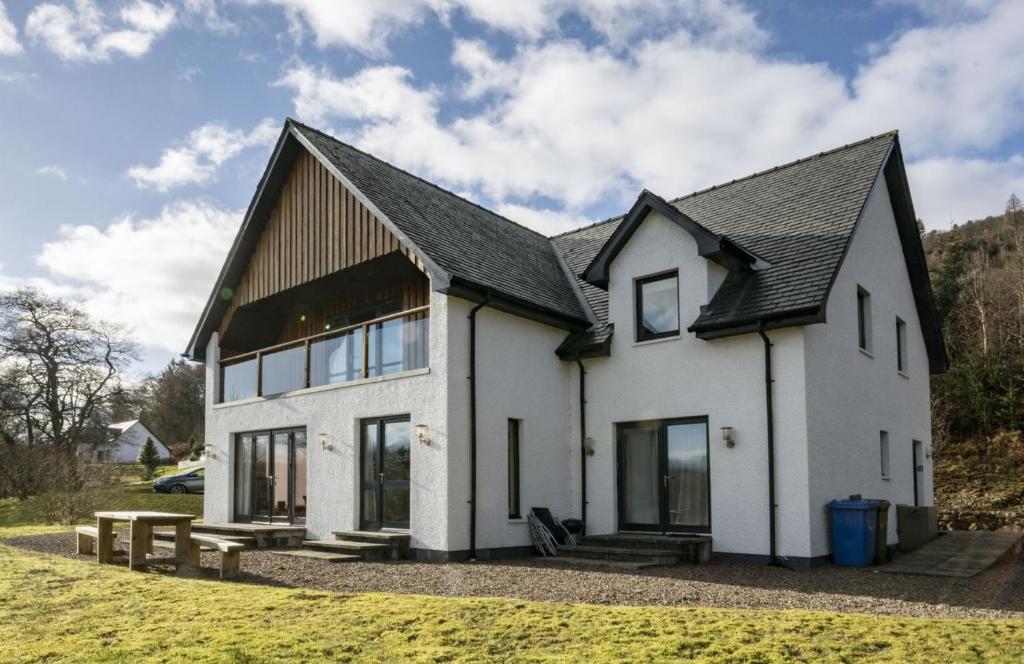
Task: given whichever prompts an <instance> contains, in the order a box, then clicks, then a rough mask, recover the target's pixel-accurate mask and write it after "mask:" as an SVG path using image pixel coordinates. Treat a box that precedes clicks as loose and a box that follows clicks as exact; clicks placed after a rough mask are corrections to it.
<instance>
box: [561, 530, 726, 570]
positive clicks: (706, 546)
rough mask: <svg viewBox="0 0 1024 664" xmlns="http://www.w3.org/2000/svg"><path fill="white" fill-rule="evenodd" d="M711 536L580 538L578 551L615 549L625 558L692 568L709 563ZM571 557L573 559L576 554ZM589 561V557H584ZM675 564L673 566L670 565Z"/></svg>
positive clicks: (606, 536)
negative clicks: (659, 559)
mask: <svg viewBox="0 0 1024 664" xmlns="http://www.w3.org/2000/svg"><path fill="white" fill-rule="evenodd" d="M711 543H712V539H711V536H710V535H679V536H669V535H657V534H644V533H615V534H611V535H590V536H587V537H585V538H583V541H582V542H581V543H580V545H581V546H580V547H576V548H577V549H579V548H581V547H582V548H583V550H584V551H585V550H586V548H587V547H595V548H597V549H616V550H618V552H620V553H622V554H623V555H624V556H627V557H626V558H624V559H626V560H630V559H632V558H630V557H628V556H629V555H630V554H629V552H630V551H632V552H634V553H635V552H638V551H642V552H644V553H643V554H642V555H648V556H652V557H653V556H657V555H669V556H676V557H677V561H676V562H677V563H678V562H682V561H688V562H691V563H694V564H699V563H704V562H707V561H708V560H710V559H711ZM571 555H576V554H575V553H573V554H571ZM587 557H590V556H587ZM671 564H675V563H671Z"/></svg>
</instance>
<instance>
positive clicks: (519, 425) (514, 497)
mask: <svg viewBox="0 0 1024 664" xmlns="http://www.w3.org/2000/svg"><path fill="white" fill-rule="evenodd" d="M522 461H523V421H522V420H517V419H515V418H511V417H510V418H509V419H508V518H509V519H521V518H523V507H522V506H523V493H522V469H523V464H522Z"/></svg>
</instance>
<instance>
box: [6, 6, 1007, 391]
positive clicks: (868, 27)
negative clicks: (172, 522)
mask: <svg viewBox="0 0 1024 664" xmlns="http://www.w3.org/2000/svg"><path fill="white" fill-rule="evenodd" d="M1022 25H1024V1H1021V0H1006V1H1000V0H863V1H861V2H856V1H850V2H841V3H840V2H820V0H807V1H799V0H789V1H784V0H764V1H762V2H753V1H752V0H751V1H748V2H744V1H742V0H578V1H576V2H573V1H570V0H517V1H516V2H494V1H493V0H375V1H372V2H371V1H369V0H365V1H362V2H356V1H354V0H353V1H348V0H48V1H46V2H39V1H34V0H0V154H2V155H3V156H4V158H3V159H0V200H2V201H3V204H2V205H0V289H9V288H16V287H19V286H24V285H29V286H34V287H37V288H40V289H42V290H44V291H46V292H48V293H52V294H54V295H58V296H61V297H67V298H72V299H75V300H76V301H78V302H80V303H81V304H82V306H83V307H85V308H86V309H87V310H88V311H89V312H90V313H92V314H93V315H95V316H97V317H99V318H102V319H105V320H109V321H111V322H114V323H117V324H120V325H123V326H125V327H127V328H128V329H130V330H131V331H132V333H133V334H134V336H135V338H136V339H138V340H139V341H140V342H141V343H142V345H143V351H144V356H143V361H142V363H141V364H140V365H139V367H137V369H136V371H138V372H145V371H155V370H157V369H159V368H160V367H161V366H163V365H164V364H165V363H166V362H167V361H168V360H170V359H171V358H172V357H175V356H177V355H178V354H180V353H181V352H182V351H184V349H185V346H186V343H187V341H188V338H189V336H190V334H191V332H192V328H193V327H194V325H195V323H196V321H197V319H198V317H199V314H200V312H201V310H202V308H203V305H204V304H205V301H206V298H207V297H208V296H209V293H210V290H211V288H212V287H213V282H214V280H215V278H216V275H217V273H218V271H219V269H220V266H221V264H222V262H223V260H224V257H225V255H226V253H227V249H228V246H229V245H230V243H231V240H232V238H233V237H234V234H235V232H236V231H237V228H238V226H239V224H240V222H241V219H242V215H243V214H244V211H245V208H246V207H247V206H248V204H249V201H250V199H251V197H252V195H253V192H254V190H255V187H256V184H257V182H258V180H259V177H260V175H261V174H262V172H263V168H264V167H265V165H266V162H267V160H268V158H269V154H270V151H271V149H272V146H273V144H274V141H275V140H276V138H277V136H278V134H279V132H280V129H281V125H282V123H283V121H284V119H285V118H286V117H288V116H291V117H295V118H297V119H299V120H301V121H303V122H306V123H308V124H312V125H314V126H316V127H318V128H321V129H323V130H325V131H328V132H329V133H333V134H334V135H336V136H338V137H339V138H341V139H343V140H346V141H348V142H350V143H352V144H354V145H356V146H357V147H360V148H362V149H364V150H367V151H369V152H372V153H373V154H376V155H377V156H379V157H382V158H384V159H386V160H388V161H390V162H392V163H394V164H397V165H399V166H401V167H403V168H406V169H408V170H410V171H412V172H414V173H417V174H419V175H421V176H423V177H425V178H427V179H430V180H433V181H435V182H438V183H439V184H441V185H443V186H445V187H447V188H449V189H451V190H453V191H456V192H458V193H460V194H462V195H464V196H466V197H468V198H470V199H472V200H475V201H477V202H479V203H481V204H483V205H485V206H487V207H490V208H491V209H494V210H496V211H497V212H499V213H502V214H504V215H506V216H508V217H509V218H511V219H513V220H516V221H518V222H521V223H523V224H526V225H528V226H531V227H533V228H535V229H537V230H539V231H541V232H543V233H545V234H547V235H553V234H555V233H559V232H562V231H565V230H568V229H571V228H573V227H576V226H580V225H584V224H588V223H593V222H594V221H599V220H601V219H604V218H607V217H610V216H615V215H618V214H621V213H623V212H624V211H626V210H627V209H628V208H629V207H630V205H631V203H632V202H633V201H634V200H635V199H636V196H637V195H638V194H639V192H640V191H641V190H642V189H644V188H647V189H650V190H651V191H653V192H655V193H657V194H659V195H661V196H664V197H666V198H673V197H676V196H680V195H683V194H686V193H689V192H691V191H694V190H696V189H700V188H703V187H706V186H710V185H714V184H718V183H721V182H726V181H728V180H731V179H734V178H737V177H742V176H744V175H748V174H750V173H752V172H755V171H758V170H762V169H765V168H770V167H772V166H774V165H776V164H780V163H784V162H786V161H790V160H792V159H796V158H800V157H803V156H807V155H810V154H813V153H816V152H819V151H821V150H826V149H829V148H833V147H837V146H839V145H843V144H845V143H849V142H852V141H856V140H859V139H862V138H866V137H868V136H872V135H875V134H879V133H882V132H886V131H889V130H892V129H898V130H899V131H900V137H901V143H902V146H903V153H904V157H905V159H906V161H907V166H908V172H909V178H910V185H911V191H912V194H913V197H914V203H915V206H916V210H917V213H918V216H919V217H921V218H922V220H923V221H924V223H925V226H926V227H927V228H929V229H943V228H948V227H950V226H951V225H952V224H953V223H962V222H963V221H966V220H969V219H972V218H979V217H984V216H987V215H989V214H997V213H999V212H1001V211H1002V208H1003V205H1004V202H1005V201H1006V199H1007V198H1008V197H1009V195H1010V194H1011V193H1013V192H1017V193H1018V194H1024V122H1022V121H1024V39H1022V37H1021V26H1022Z"/></svg>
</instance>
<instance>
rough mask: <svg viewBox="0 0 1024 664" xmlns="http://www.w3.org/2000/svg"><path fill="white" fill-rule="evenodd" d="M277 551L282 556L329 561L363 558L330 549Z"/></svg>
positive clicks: (347, 561) (340, 561) (355, 560)
mask: <svg viewBox="0 0 1024 664" xmlns="http://www.w3.org/2000/svg"><path fill="white" fill-rule="evenodd" d="M275 553H277V554H278V555H281V556H294V557H296V558H312V559H314V560H323V561H324V562H328V563H354V562H357V561H360V560H362V558H361V557H359V556H354V555H352V554H349V553H330V552H328V551H314V550H312V549H292V550H290V551H275Z"/></svg>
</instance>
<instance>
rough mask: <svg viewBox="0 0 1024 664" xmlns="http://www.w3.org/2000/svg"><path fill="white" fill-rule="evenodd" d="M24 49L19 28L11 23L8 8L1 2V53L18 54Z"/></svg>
mask: <svg viewBox="0 0 1024 664" xmlns="http://www.w3.org/2000/svg"><path fill="white" fill-rule="evenodd" d="M23 50H24V49H22V46H21V42H19V41H18V28H16V27H15V26H14V23H11V19H10V17H9V16H8V15H7V8H6V7H4V3H3V2H0V55H18V54H19V53H21V52H22V51H23Z"/></svg>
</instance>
